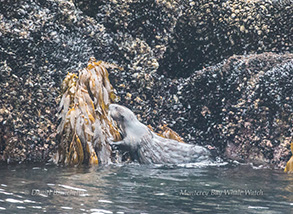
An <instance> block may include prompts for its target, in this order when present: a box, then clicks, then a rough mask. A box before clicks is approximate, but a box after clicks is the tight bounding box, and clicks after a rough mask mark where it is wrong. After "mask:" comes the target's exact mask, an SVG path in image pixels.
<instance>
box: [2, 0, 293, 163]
mask: <svg viewBox="0 0 293 214" xmlns="http://www.w3.org/2000/svg"><path fill="white" fill-rule="evenodd" d="M291 11H292V4H291V1H290V0H281V1H267V0H266V1H205V0H202V1H194V2H193V1H164V0H158V1H136V0H127V1H115V0H111V1H104V0H100V1H79V0H74V1H73V2H71V1H63V0H53V1H38V0H36V1H22V3H21V4H20V3H19V2H18V1H14V0H8V1H6V2H5V4H3V5H2V6H1V8H0V19H1V20H2V22H1V23H0V51H1V55H0V96H1V99H0V130H1V132H0V159H1V160H3V161H13V162H15V161H26V160H27V161H43V160H45V159H47V158H48V156H49V154H50V150H51V149H53V148H54V147H55V144H56V138H55V135H56V126H57V122H56V121H57V117H56V116H55V114H56V106H57V105H58V103H59V100H60V97H59V94H60V90H59V88H60V85H61V82H62V80H63V79H64V77H65V75H66V74H67V72H73V73H77V72H78V70H79V69H81V68H84V67H86V63H87V62H88V59H89V58H90V57H91V56H95V58H97V59H101V60H104V61H107V62H110V63H115V64H117V65H118V66H120V67H121V68H122V69H123V70H121V71H118V72H117V71H110V80H111V84H112V85H113V86H114V88H115V91H116V93H117V95H118V96H119V97H120V99H121V100H120V104H123V105H126V106H128V107H129V108H131V109H132V110H133V111H134V112H135V113H136V115H138V118H139V119H140V120H142V121H143V122H144V123H147V124H150V125H152V127H159V125H164V124H168V125H169V126H170V127H171V128H172V129H174V130H175V131H176V132H178V133H179V134H180V135H181V136H183V137H184V139H185V141H188V142H197V143H201V144H202V145H205V144H209V145H213V146H215V147H217V148H218V151H219V154H220V155H223V154H225V155H226V156H227V157H229V158H232V159H236V160H241V161H252V162H259V163H272V164H274V165H275V166H279V167H284V166H285V164H284V163H285V161H287V160H288V159H289V157H290V150H289V144H290V142H291V141H292V137H291V135H292V93H291V92H292V84H291V82H290V81H291V80H292V54H289V53H292V40H290V38H289V37H290V35H291V34H290V32H291V31H292V16H291ZM268 51H274V52H275V53H267V52H268ZM262 52H266V53H263V54H261V53H262ZM276 52H277V53H276ZM249 53H250V55H246V54H249ZM233 54H238V56H233ZM239 54H240V55H239ZM205 65H210V66H208V67H206V68H204V69H202V66H205ZM155 131H158V130H155Z"/></svg>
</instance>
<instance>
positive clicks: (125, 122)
mask: <svg viewBox="0 0 293 214" xmlns="http://www.w3.org/2000/svg"><path fill="white" fill-rule="evenodd" d="M109 110H110V116H111V117H112V118H113V119H114V120H115V121H116V122H117V125H118V126H119V127H120V129H122V131H125V129H126V128H127V127H131V126H132V124H133V123H135V122H136V121H137V118H136V116H135V115H134V113H133V112H132V111H131V110H130V109H128V108H126V107H124V106H121V105H118V104H110V106H109Z"/></svg>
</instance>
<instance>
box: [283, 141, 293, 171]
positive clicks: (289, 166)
mask: <svg viewBox="0 0 293 214" xmlns="http://www.w3.org/2000/svg"><path fill="white" fill-rule="evenodd" d="M291 152H292V156H291V158H290V160H289V161H288V162H287V164H286V167H285V170H284V172H288V173H293V142H291Z"/></svg>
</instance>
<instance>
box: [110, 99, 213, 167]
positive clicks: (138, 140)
mask: <svg viewBox="0 0 293 214" xmlns="http://www.w3.org/2000/svg"><path fill="white" fill-rule="evenodd" d="M109 110H110V115H111V117H112V118H113V119H114V120H115V121H116V122H117V125H118V126H119V128H120V130H121V134H122V136H123V140H122V141H118V142H112V143H111V144H112V145H115V146H117V147H118V148H119V149H121V150H125V151H129V152H130V156H131V158H132V159H134V160H137V161H138V162H139V163H142V164H151V163H153V164H180V163H197V162H203V161H211V160H212V159H211V154H210V152H209V150H207V149H206V148H204V147H202V146H196V145H193V144H187V143H182V142H179V141H176V140H172V139H167V138H163V137H160V136H158V135H157V134H155V133H154V132H152V131H151V130H150V129H149V128H148V127H147V126H145V125H144V124H142V123H141V122H139V121H138V119H137V118H136V116H135V115H134V113H133V112H132V111H131V110H130V109H128V108H126V107H124V106H121V105H118V104H110V106H109Z"/></svg>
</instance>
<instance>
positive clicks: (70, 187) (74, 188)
mask: <svg viewBox="0 0 293 214" xmlns="http://www.w3.org/2000/svg"><path fill="white" fill-rule="evenodd" d="M58 186H60V187H63V188H65V189H71V190H76V191H83V192H86V191H87V190H86V189H81V188H77V187H72V186H68V185H63V184H58Z"/></svg>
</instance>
